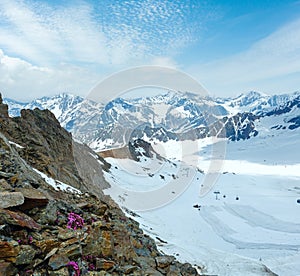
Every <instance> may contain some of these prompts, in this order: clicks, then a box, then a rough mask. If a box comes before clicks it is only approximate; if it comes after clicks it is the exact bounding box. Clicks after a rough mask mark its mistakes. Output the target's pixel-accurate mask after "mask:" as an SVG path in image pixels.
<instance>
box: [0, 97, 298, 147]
mask: <svg viewBox="0 0 300 276" xmlns="http://www.w3.org/2000/svg"><path fill="white" fill-rule="evenodd" d="M299 99H300V92H295V93H293V94H282V95H273V96H269V95H265V94H261V93H258V92H249V93H247V94H243V95H240V96H238V97H236V98H226V99H221V98H216V99H214V98H210V97H207V98H202V97H200V96H198V95H195V94H192V93H179V92H178V93H175V92H167V93H164V94H162V95H156V96H151V97H143V98H135V99H123V98H116V99H114V100H112V101H110V102H109V103H107V104H106V105H105V106H104V105H103V104H101V103H95V102H92V101H90V100H87V99H83V98H81V97H78V96H73V95H69V94H61V95H58V96H54V97H43V98H41V99H37V100H35V101H32V102H30V103H20V102H15V101H13V100H10V99H5V102H6V103H7V104H8V105H9V107H10V114H11V116H18V115H19V113H20V109H22V108H25V109H34V108H41V109H49V110H50V111H52V112H53V113H54V114H55V116H56V117H57V119H58V120H59V121H60V123H61V124H62V126H63V127H65V128H66V129H67V130H68V131H71V132H73V135H74V136H75V138H76V139H78V140H81V141H83V142H85V143H87V144H89V145H90V146H91V147H92V148H94V149H97V150H102V149H105V148H109V147H111V146H112V145H114V146H122V145H125V144H127V142H128V141H129V140H130V139H138V138H143V139H146V140H149V141H153V140H159V141H164V142H166V141H168V140H187V139H190V140H196V139H199V138H205V137H211V136H216V137H218V138H224V137H226V138H229V139H230V140H232V141H236V140H245V139H249V138H251V137H255V136H256V135H258V130H257V129H256V124H257V121H258V120H260V119H261V118H262V117H265V116H273V117H274V116H276V115H277V114H278V113H282V112H285V113H290V114H291V116H290V118H289V119H288V120H285V121H278V122H275V121H276V120H275V121H274V126H272V127H274V128H279V127H280V126H282V127H287V128H296V127H298V126H299V115H300V111H299V110H300V108H299V104H298V103H299ZM298 113H299V114H298ZM290 126H291V127H290Z"/></svg>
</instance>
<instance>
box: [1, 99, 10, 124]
mask: <svg viewBox="0 0 300 276" xmlns="http://www.w3.org/2000/svg"><path fill="white" fill-rule="evenodd" d="M8 117H9V116H8V105H7V104H3V100H2V95H1V93H0V119H1V118H2V119H6V118H8Z"/></svg>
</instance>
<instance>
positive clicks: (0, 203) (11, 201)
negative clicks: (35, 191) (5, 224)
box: [0, 192, 24, 208]
mask: <svg viewBox="0 0 300 276" xmlns="http://www.w3.org/2000/svg"><path fill="white" fill-rule="evenodd" d="M23 203H24V196H23V194H22V193H20V192H2V193H0V208H9V207H14V206H18V205H21V204H23Z"/></svg>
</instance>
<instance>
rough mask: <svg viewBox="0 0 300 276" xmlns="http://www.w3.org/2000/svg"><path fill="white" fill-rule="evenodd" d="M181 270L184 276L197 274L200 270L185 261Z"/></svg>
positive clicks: (195, 275)
mask: <svg viewBox="0 0 300 276" xmlns="http://www.w3.org/2000/svg"><path fill="white" fill-rule="evenodd" d="M180 272H181V275H182V276H197V275H198V272H197V270H196V268H194V267H192V265H191V264H189V263H185V264H183V265H182V266H181V268H180Z"/></svg>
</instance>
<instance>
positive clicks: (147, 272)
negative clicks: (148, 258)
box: [143, 268, 180, 276]
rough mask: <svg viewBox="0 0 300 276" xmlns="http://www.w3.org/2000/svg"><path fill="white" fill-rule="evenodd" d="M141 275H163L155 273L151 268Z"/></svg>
mask: <svg viewBox="0 0 300 276" xmlns="http://www.w3.org/2000/svg"><path fill="white" fill-rule="evenodd" d="M143 275H144V276H162V275H164V274H162V273H160V272H159V271H157V270H155V269H153V268H148V269H146V270H145V272H144V274H143ZM178 275H180V274H178Z"/></svg>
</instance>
